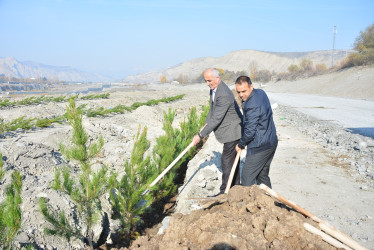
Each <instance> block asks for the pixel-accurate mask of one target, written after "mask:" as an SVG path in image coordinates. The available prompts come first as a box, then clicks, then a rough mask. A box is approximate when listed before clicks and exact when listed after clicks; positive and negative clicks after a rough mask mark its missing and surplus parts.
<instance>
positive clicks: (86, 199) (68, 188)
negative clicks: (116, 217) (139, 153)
mask: <svg viewBox="0 0 374 250" xmlns="http://www.w3.org/2000/svg"><path fill="white" fill-rule="evenodd" d="M74 100H75V99H74V98H70V99H69V106H68V107H67V112H66V115H67V118H68V120H69V124H70V125H71V127H72V128H73V138H72V144H73V145H72V146H71V147H67V146H65V145H63V144H61V145H60V150H61V152H62V153H63V154H64V155H65V156H66V158H67V159H70V160H75V161H77V162H78V163H79V166H80V172H81V173H80V175H79V177H78V179H75V178H73V177H72V176H71V175H70V171H69V169H68V168H65V169H63V170H62V171H56V173H55V180H54V181H53V183H52V188H53V189H55V190H59V191H61V192H63V193H65V194H67V195H68V196H69V197H70V198H71V200H72V201H73V202H74V203H75V204H76V205H77V208H78V212H79V214H78V215H79V221H80V222H82V224H83V225H81V226H82V228H86V232H85V233H81V232H80V231H79V230H78V229H77V228H76V227H74V226H72V225H70V224H69V222H68V220H67V219H66V216H65V214H64V213H63V212H61V213H57V212H56V211H53V210H52V209H51V208H50V207H49V206H48V204H47V202H46V200H45V199H40V200H39V205H40V210H41V212H42V213H43V215H44V217H45V218H46V220H47V221H48V222H49V223H50V224H51V225H50V226H51V227H50V228H47V229H46V230H45V232H46V233H47V234H52V235H59V236H63V237H65V238H67V239H68V240H69V239H70V238H71V237H75V238H81V237H83V238H85V239H87V241H88V242H89V245H90V248H91V249H93V232H92V227H93V225H94V223H95V222H96V221H97V219H98V213H99V211H100V197H101V196H102V195H103V194H104V193H105V192H106V191H107V190H108V183H109V182H108V178H107V168H106V167H102V168H101V170H98V171H96V172H95V171H93V170H92V168H91V166H92V164H91V161H92V159H93V158H94V157H96V156H97V155H98V153H99V152H100V150H101V149H102V147H103V144H104V140H103V138H101V137H100V138H99V140H98V142H96V143H91V145H88V136H87V134H86V132H85V131H84V128H83V125H82V110H79V109H77V108H76V106H75V101H74ZM61 173H62V176H61ZM61 178H62V181H61Z"/></svg>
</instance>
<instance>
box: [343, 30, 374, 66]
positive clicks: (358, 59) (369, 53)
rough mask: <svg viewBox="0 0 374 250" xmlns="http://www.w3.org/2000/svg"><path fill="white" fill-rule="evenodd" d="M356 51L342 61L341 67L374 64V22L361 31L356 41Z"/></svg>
mask: <svg viewBox="0 0 374 250" xmlns="http://www.w3.org/2000/svg"><path fill="white" fill-rule="evenodd" d="M354 49H355V50H356V51H357V52H356V53H352V54H350V55H349V56H348V57H347V59H346V60H344V61H343V62H342V63H341V68H347V67H352V66H360V65H370V64H374V24H372V25H370V26H369V27H367V28H366V29H365V31H361V32H360V36H358V37H357V38H356V41H355V43H354Z"/></svg>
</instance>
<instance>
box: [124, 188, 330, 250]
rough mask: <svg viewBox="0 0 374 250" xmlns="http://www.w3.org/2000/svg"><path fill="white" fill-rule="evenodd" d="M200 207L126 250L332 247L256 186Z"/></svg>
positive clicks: (302, 219) (140, 239)
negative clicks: (307, 229)
mask: <svg viewBox="0 0 374 250" xmlns="http://www.w3.org/2000/svg"><path fill="white" fill-rule="evenodd" d="M203 203H204V208H203V209H199V210H195V211H192V212H191V213H190V214H188V215H182V214H180V213H176V214H174V215H172V217H171V219H170V222H169V226H168V228H167V229H166V230H165V232H164V234H157V235H151V234H149V235H146V236H142V237H139V238H138V239H137V240H136V241H134V242H133V243H132V245H131V246H130V249H264V248H265V249H269V248H272V249H335V247H332V246H331V245H329V244H328V243H326V242H324V241H322V239H321V238H320V237H318V236H315V235H313V234H311V233H309V232H307V231H306V230H305V229H304V227H303V223H304V222H308V223H310V224H313V222H312V221H311V220H310V219H306V218H305V217H304V216H303V215H301V214H300V213H298V212H296V211H294V210H292V209H290V208H288V207H286V206H285V205H283V204H281V203H278V202H276V201H275V200H274V199H273V198H271V197H269V196H268V195H267V194H265V193H264V191H262V190H261V189H260V188H259V187H258V186H252V187H243V186H235V187H233V188H232V189H231V190H230V193H229V195H228V196H226V195H221V196H219V197H217V199H215V198H213V199H210V200H209V199H208V200H207V201H203Z"/></svg>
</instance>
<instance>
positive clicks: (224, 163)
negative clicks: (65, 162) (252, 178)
mask: <svg viewBox="0 0 374 250" xmlns="http://www.w3.org/2000/svg"><path fill="white" fill-rule="evenodd" d="M238 143H239V140H235V141H232V142H226V143H224V144H223V150H222V156H221V168H222V185H221V187H220V188H219V190H220V193H224V192H225V189H226V186H227V182H228V180H229V177H230V173H231V168H232V165H233V164H234V161H235V157H236V150H235V146H236V145H237V144H238ZM239 163H240V159H239V162H238V164H239ZM239 172H240V170H239V167H237V168H236V171H235V175H234V178H233V181H232V183H231V186H234V185H240V173H239Z"/></svg>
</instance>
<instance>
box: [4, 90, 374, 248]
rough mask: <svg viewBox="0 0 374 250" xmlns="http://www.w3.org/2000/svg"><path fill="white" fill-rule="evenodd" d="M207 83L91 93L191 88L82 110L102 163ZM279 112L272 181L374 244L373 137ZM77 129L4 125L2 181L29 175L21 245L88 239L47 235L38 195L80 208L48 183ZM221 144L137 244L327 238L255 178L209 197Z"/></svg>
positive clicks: (120, 154)
mask: <svg viewBox="0 0 374 250" xmlns="http://www.w3.org/2000/svg"><path fill="white" fill-rule="evenodd" d="M208 93H209V90H208V89H207V87H206V86H202V85H191V86H174V85H164V86H162V87H159V86H155V85H151V86H148V87H147V88H145V87H144V89H138V90H137V91H124V92H115V93H112V94H111V96H110V98H109V99H108V100H94V101H84V102H88V103H89V104H88V105H89V106H92V107H94V106H104V107H114V106H116V105H118V104H124V105H131V104H132V103H133V102H136V101H138V102H143V101H147V100H150V99H158V98H163V97H169V96H175V95H178V94H186V96H185V97H184V98H183V99H182V100H180V101H176V102H173V103H161V104H159V105H157V106H153V107H146V106H144V107H140V108H138V109H137V110H135V111H133V112H128V113H125V114H121V115H111V116H108V117H105V118H103V117H96V118H84V126H85V128H86V129H87V131H88V133H89V134H90V135H91V136H92V137H93V138H95V137H97V136H98V135H99V134H101V135H102V136H103V137H104V139H105V145H104V151H103V153H102V155H101V156H100V158H98V159H97V163H98V164H106V165H107V166H109V168H110V169H118V170H121V169H122V166H123V163H124V162H125V160H126V159H127V158H128V157H129V156H130V153H131V149H132V145H133V137H134V135H135V133H136V131H137V129H138V126H139V125H141V126H147V127H148V139H150V140H151V142H153V143H154V140H155V138H156V137H157V136H159V135H161V134H163V131H162V120H163V111H167V110H168V109H169V108H172V109H176V110H177V113H176V119H175V125H177V124H178V123H179V122H180V121H182V120H183V119H184V117H185V116H186V114H187V113H188V111H189V109H190V108H191V107H192V106H196V107H198V108H199V107H200V106H201V105H204V104H206V103H207V101H208ZM80 102H82V103H83V101H80ZM65 106H66V103H65V104H41V105H34V106H26V107H20V108H12V109H3V110H1V117H2V118H5V119H14V118H16V117H19V116H21V115H27V116H28V117H35V116H50V115H53V114H56V115H59V114H62V113H64V112H65ZM274 119H275V122H276V127H277V131H278V136H279V140H280V142H279V145H278V149H277V152H276V155H275V157H274V160H273V164H272V168H271V178H272V182H273V188H274V190H275V191H277V192H279V193H280V194H281V195H283V196H285V197H286V198H289V199H291V200H292V201H293V202H295V203H297V204H299V205H300V206H302V207H304V208H305V209H307V210H309V211H310V212H312V213H314V214H315V215H317V216H319V217H320V218H322V219H324V220H326V221H328V222H330V223H331V224H332V225H334V226H335V227H337V228H338V229H339V230H341V231H343V232H345V233H346V234H348V235H350V236H351V237H353V238H354V239H355V240H357V241H358V242H360V243H361V244H363V245H365V246H366V247H369V248H374V242H373V240H374V233H373V230H372V228H373V225H374V221H373V217H374V214H373V212H372V211H371V210H372V207H373V205H374V192H373V155H374V153H373V146H374V143H373V141H372V140H371V139H370V138H366V137H362V136H359V135H352V134H350V133H348V132H346V131H344V130H342V129H341V128H338V127H336V126H335V125H332V124H329V123H328V122H320V121H316V120H314V119H313V118H312V117H305V115H303V114H301V113H298V112H296V111H294V110H292V109H290V108H286V107H282V106H278V107H277V108H276V109H274ZM70 136H71V134H70V128H69V126H68V125H67V124H62V125H58V124H57V125H53V126H52V127H50V128H46V129H35V130H32V131H16V132H12V133H5V134H2V135H1V138H0V152H1V153H2V154H3V156H4V159H5V166H6V169H7V174H6V176H5V179H4V180H3V182H2V183H1V185H0V188H1V189H2V190H3V189H4V187H5V185H7V184H8V183H9V181H10V174H11V172H12V171H13V170H18V171H20V173H21V174H22V175H24V179H23V183H24V185H23V190H22V198H23V204H22V211H23V212H24V214H23V219H22V228H21V230H20V231H19V234H18V235H17V236H16V238H15V246H16V247H20V246H21V245H22V244H24V243H34V245H35V246H36V247H37V248H39V249H54V248H57V249H81V248H84V245H83V244H82V242H80V241H79V240H73V241H71V242H66V241H64V240H61V239H60V238H58V237H53V236H45V235H44V233H43V228H44V227H45V226H46V224H45V223H44V219H43V217H42V215H41V214H40V212H39V207H38V205H37V199H38V197H47V198H48V199H49V200H50V202H51V204H53V206H54V207H55V208H59V209H62V210H67V211H71V210H72V209H74V206H73V204H72V203H71V202H70V201H69V199H68V198H67V197H64V196H61V194H59V193H58V192H56V191H53V190H52V189H50V188H49V185H50V182H51V181H52V179H53V177H54V176H53V172H54V169H55V168H59V167H61V166H63V165H64V164H65V160H64V158H63V157H62V156H61V154H60V153H59V150H58V144H59V142H66V141H68V138H69V137H70ZM221 151H222V145H220V144H219V143H218V142H217V141H216V139H215V138H214V136H213V135H211V136H210V138H209V139H208V141H207V142H206V143H205V144H204V146H203V148H202V149H201V150H200V151H199V153H198V154H197V155H196V156H195V158H194V159H192V160H191V161H190V163H189V165H188V169H187V173H186V179H185V184H184V185H183V186H181V187H180V188H179V190H178V193H179V194H178V197H177V203H176V206H175V208H174V211H175V212H174V213H173V214H171V215H170V216H168V217H165V219H164V221H163V223H161V224H159V225H157V226H155V227H154V228H152V229H149V230H146V232H147V233H146V235H144V236H142V237H139V238H138V239H137V240H136V241H135V242H134V243H133V244H132V245H131V247H130V248H131V249H134V248H141V249H160V248H167V249H187V248H190V249H208V248H211V249H224V248H225V247H228V248H225V249H230V248H229V247H232V248H237V249H258V248H259V247H261V248H262V247H264V246H266V247H270V248H274V249H279V248H286V249H290V248H300V249H301V248H308V249H328V248H329V247H330V246H329V245H328V244H327V243H325V242H323V241H322V240H321V239H320V238H318V237H316V236H314V235H312V234H311V233H308V232H306V231H305V230H304V229H303V226H302V225H303V222H305V221H307V222H309V223H310V224H313V223H312V222H311V221H310V220H308V219H306V218H305V217H304V216H302V215H300V214H299V213H297V212H295V211H293V210H291V209H289V208H287V207H285V206H284V205H281V204H279V203H277V202H274V200H273V199H272V198H270V197H269V196H266V195H264V194H263V192H260V191H259V190H258V189H257V188H242V187H235V189H232V190H233V192H232V193H230V194H229V196H228V197H227V198H226V200H225V199H223V200H221V201H220V202H218V203H215V202H213V203H211V204H207V201H208V202H209V199H208V200H207V199H201V198H205V197H207V196H209V195H212V194H215V193H217V192H218V187H219V183H220V178H221V177H220V175H221V172H220V156H221V155H220V154H221ZM244 158H245V152H243V153H242V162H243V161H244ZM1 193H2V192H1ZM1 199H2V198H0V200H1ZM103 204H104V206H103V215H104V214H105V213H107V214H108V215H110V213H111V211H110V208H109V204H108V197H105V198H104V199H103ZM70 216H71V213H70ZM109 217H110V216H109ZM117 226H118V222H116V221H110V223H109V227H110V229H111V230H115V228H116V227H117ZM102 231H103V229H102V228H101V223H98V226H97V227H96V228H95V237H96V238H95V239H96V240H97V239H98V238H99V237H100V234H101V232H102ZM254 239H256V240H254ZM106 243H107V244H108V246H109V245H110V243H112V242H111V235H110V234H109V235H108V237H107V242H106ZM224 244H226V245H224ZM232 248H231V249H232Z"/></svg>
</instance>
